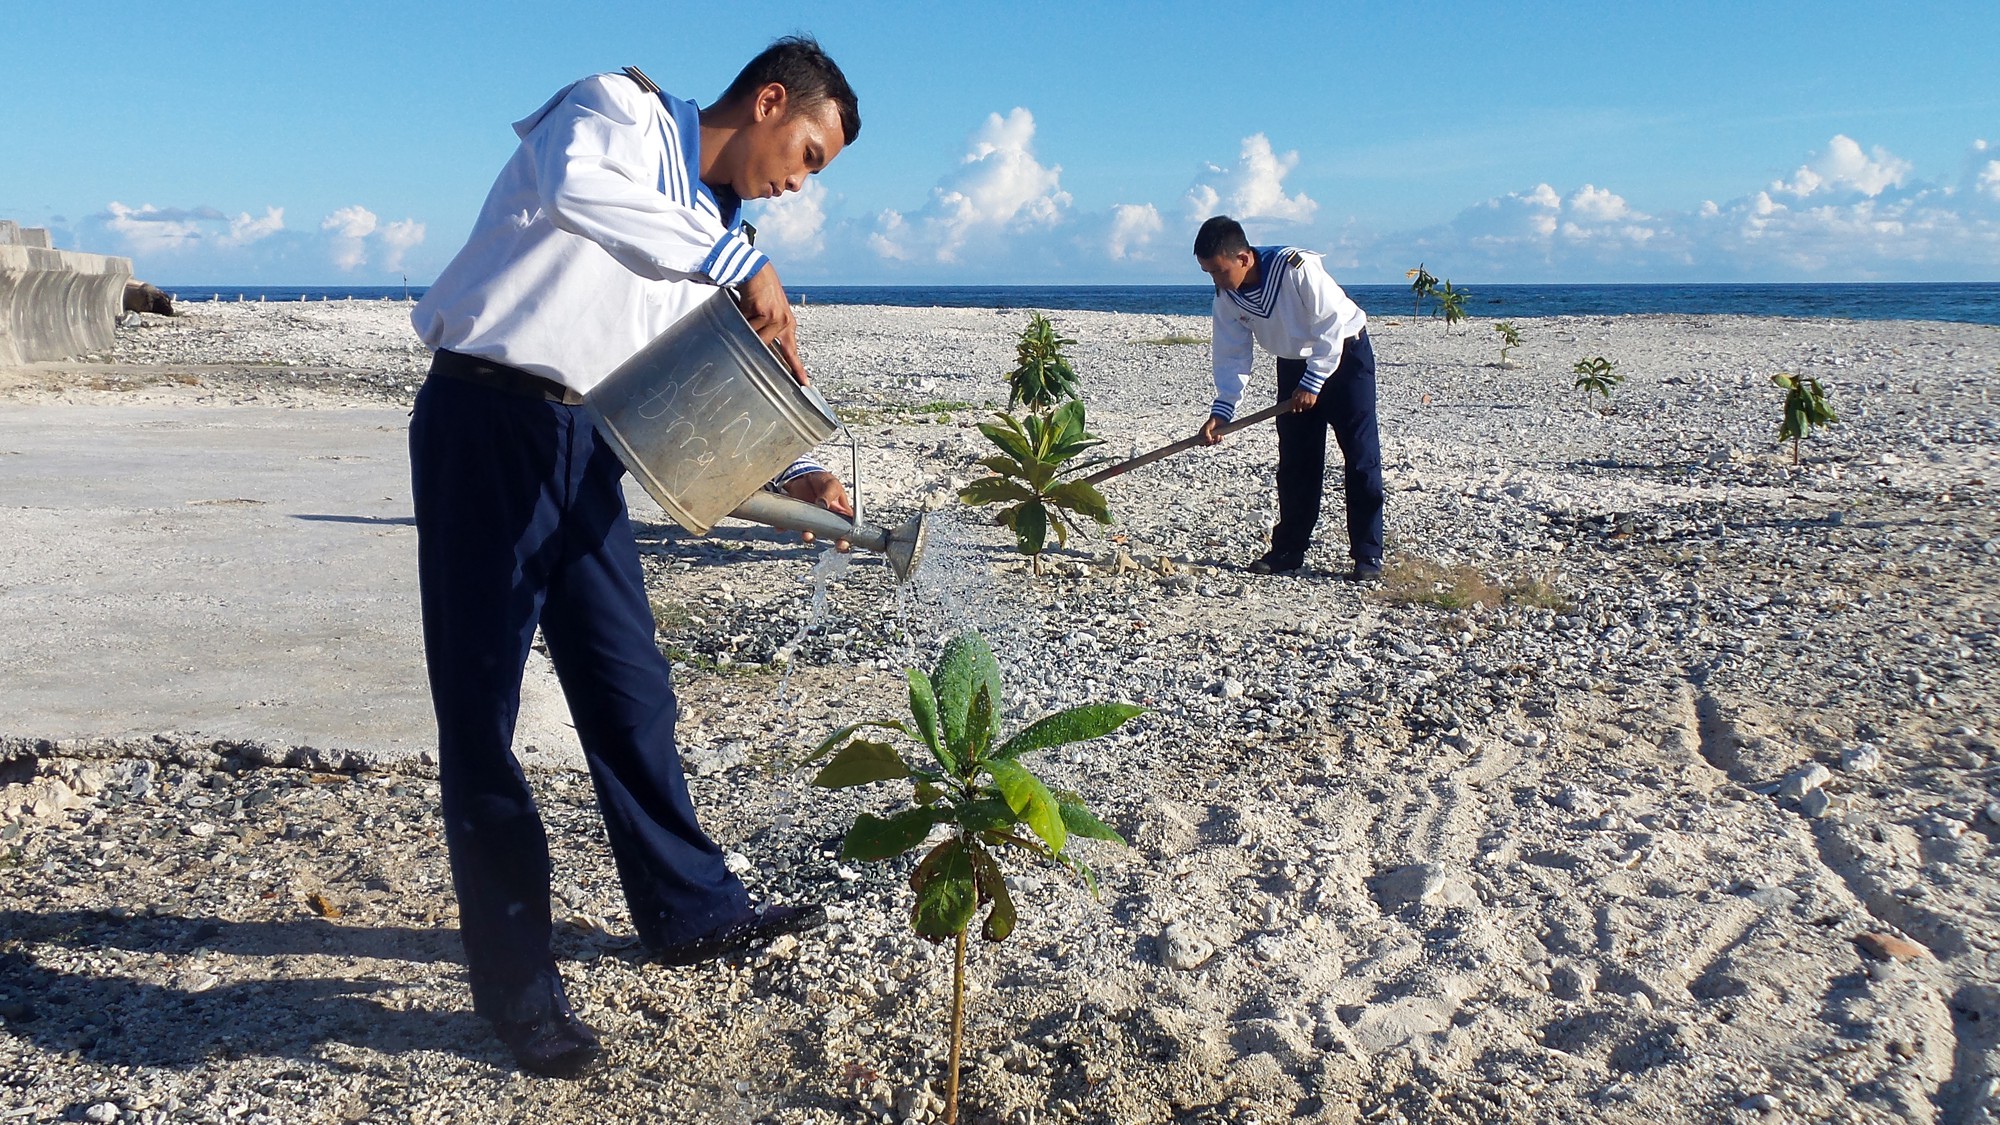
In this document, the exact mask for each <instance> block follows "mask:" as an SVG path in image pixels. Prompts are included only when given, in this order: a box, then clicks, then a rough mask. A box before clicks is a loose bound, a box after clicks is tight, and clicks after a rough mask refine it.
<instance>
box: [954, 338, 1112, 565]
mask: <svg viewBox="0 0 2000 1125" xmlns="http://www.w3.org/2000/svg"><path fill="white" fill-rule="evenodd" d="M1074 343H1076V341H1075V340H1072V339H1069V338H1068V337H1066V336H1059V335H1057V334H1056V330H1055V326H1054V325H1053V324H1051V323H1050V322H1049V318H1048V317H1046V316H1043V315H1042V314H1041V313H1036V314H1035V315H1034V319H1032V320H1030V321H1029V322H1028V326H1027V327H1026V328H1023V329H1022V330H1021V334H1020V336H1019V338H1018V339H1017V340H1016V342H1015V347H1014V358H1015V367H1014V370H1012V371H1010V372H1008V373H1007V386H1008V396H1007V405H1008V407H1009V408H1010V410H1011V408H1012V407H1015V406H1025V407H1026V408H1027V411H1028V413H1027V417H1025V418H1017V417H1015V416H1014V415H1013V414H1012V413H1011V412H1001V413H997V414H995V415H994V417H995V418H997V419H998V421H997V422H982V423H980V425H979V432H980V433H982V434H984V435H986V440H988V441H990V442H992V443H993V444H994V445H996V446H998V447H999V448H1000V454H999V455H998V456H994V457H986V458H982V459H981V460H980V462H979V463H980V464H982V465H984V466H986V467H987V468H988V469H991V470H992V471H993V475H992V476H987V477H981V478H979V479H978V480H976V481H973V482H972V483H971V484H969V485H967V486H966V487H964V488H962V489H960V490H959V493H958V498H959V500H961V501H963V502H964V503H967V504H973V505H978V506H984V505H987V504H1006V505H1007V507H1006V508H1003V509H1002V510H1001V511H1000V514H999V515H998V516H997V517H996V520H997V522H999V523H1000V524H1001V525H1003V526H1005V527H1007V528H1010V529H1012V530H1013V532H1014V547H1015V549H1016V550H1018V551H1020V552H1021V553H1022V554H1024V555H1026V556H1028V564H1029V566H1030V568H1031V569H1032V570H1033V571H1034V573H1036V574H1040V573H1041V572H1042V551H1043V550H1044V549H1045V548H1046V547H1047V546H1048V539H1049V532H1050V531H1051V530H1054V532H1055V536H1056V545H1057V546H1061V547H1066V546H1068V545H1069V537H1070V533H1071V532H1073V531H1076V530H1078V529H1079V525H1078V524H1077V522H1076V519H1075V517H1076V516H1084V517H1087V518H1089V519H1091V520H1095V521H1096V522H1097V523H1100V524H1108V523H1110V522H1111V511H1110V507H1109V506H1108V505H1107V504H1106V503H1105V500H1104V494H1103V493H1101V492H1099V491H1097V489H1096V487H1095V486H1093V485H1090V484H1086V483H1084V482H1083V481H1080V480H1074V479H1071V478H1074V477H1075V476H1076V475H1077V474H1079V473H1081V472H1083V471H1084V470H1085V469H1088V468H1091V467H1093V466H1095V465H1099V464H1102V463H1103V462H1104V461H1105V460H1106V458H1101V457H1099V458H1092V459H1091V460H1088V461H1081V462H1079V461H1077V457H1079V456H1080V455H1081V454H1082V453H1083V452H1084V451H1085V450H1088V449H1092V448H1094V447H1096V446H1099V445H1102V444H1104V443H1103V442H1101V441H1099V440H1098V439H1097V438H1095V437H1093V436H1091V435H1090V434H1089V433H1088V432H1086V431H1085V430H1084V406H1083V398H1082V396H1081V395H1080V394H1079V393H1078V385H1079V384H1078V380H1077V376H1076V370H1075V369H1074V368H1073V367H1071V366H1070V362H1069V358H1068V357H1067V356H1065V355H1064V354H1063V348H1064V347H1066V346H1068V345H1070V344H1074ZM1064 399H1068V400H1069V401H1068V402H1064V401H1063V400H1064ZM1057 403H1062V405H1061V406H1057V405H1056V404H1057Z"/></svg>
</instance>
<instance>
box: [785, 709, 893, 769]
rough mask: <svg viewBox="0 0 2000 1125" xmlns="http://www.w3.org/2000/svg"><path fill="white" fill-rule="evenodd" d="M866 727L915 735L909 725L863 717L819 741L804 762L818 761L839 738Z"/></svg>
mask: <svg viewBox="0 0 2000 1125" xmlns="http://www.w3.org/2000/svg"><path fill="white" fill-rule="evenodd" d="M868 727H874V728H876V729H879V730H899V731H902V732H903V733H904V734H907V735H909V736H910V737H911V738H915V737H917V736H916V735H915V734H912V733H911V732H910V728H909V727H906V726H904V725H903V724H902V723H898V722H894V721H891V720H885V719H863V720H861V721H860V722H858V723H849V724H847V725H846V726H844V727H841V728H840V729H839V730H837V731H834V732H833V733H832V734H829V735H827V736H826V741H824V742H821V743H820V744H819V747H818V748H817V749H815V750H814V751H813V752H812V753H810V754H808V755H806V762H807V763H812V762H817V761H819V760H820V759H821V758H824V757H826V755H827V752H828V751H830V750H832V749H833V746H834V743H836V742H839V741H840V740H841V739H843V738H846V737H848V736H849V735H852V734H853V733H854V732H855V731H858V730H862V729H864V728H868Z"/></svg>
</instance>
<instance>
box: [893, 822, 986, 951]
mask: <svg viewBox="0 0 2000 1125" xmlns="http://www.w3.org/2000/svg"><path fill="white" fill-rule="evenodd" d="M910 886H911V887H913V888H914V889H915V890H916V892H917V899H916V902H915V903H914V904H913V905H912V906H911V907H910V928H911V929H913V930H915V931H916V932H917V934H918V935H919V936H920V937H926V938H929V939H931V940H932V941H942V940H944V939H945V938H948V937H955V936H957V935H959V934H962V933H964V932H965V927H966V926H968V925H970V924H971V922H972V916H973V914H974V913H976V912H977V911H978V910H979V887H978V884H977V883H976V882H975V881H974V879H973V873H972V860H971V858H970V857H969V856H967V855H966V853H965V841H963V840H961V839H959V838H958V837H956V836H954V837H952V838H951V839H949V840H946V841H945V842H944V843H942V844H939V845H938V846H937V847H936V848H935V849H933V850H932V851H931V853H930V854H929V855H927V856H925V857H924V861H923V862H922V863H920V864H918V865H917V869H916V870H915V871H913V872H911V874H910Z"/></svg>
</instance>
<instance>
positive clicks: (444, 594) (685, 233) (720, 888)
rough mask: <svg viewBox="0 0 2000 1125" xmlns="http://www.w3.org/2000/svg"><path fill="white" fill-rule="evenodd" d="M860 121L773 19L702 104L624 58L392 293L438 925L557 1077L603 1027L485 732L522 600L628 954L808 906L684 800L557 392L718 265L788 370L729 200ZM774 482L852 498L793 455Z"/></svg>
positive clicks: (789, 318)
mask: <svg viewBox="0 0 2000 1125" xmlns="http://www.w3.org/2000/svg"><path fill="white" fill-rule="evenodd" d="M860 127H861V118H860V112H859V109H858V105H857V101H856V98H855V95H854V91H853V89H852V88H851V87H850V86H849V85H848V83H847V79H846V77H845V76H844V75H842V74H841V71H840V68H839V67H838V66H836V65H835V64H834V62H833V60H832V59H830V58H828V57H827V55H826V53H825V52H824V51H822V50H821V49H820V47H819V45H818V44H817V43H815V42H814V41H813V40H811V39H809V38H803V37H789V38H785V39H780V40H778V41H777V42H775V43H773V44H772V45H771V46H770V47H769V48H768V49H766V50H765V51H764V52H762V53H761V54H759V55H758V56H757V57H756V58H754V59H752V60H751V61H750V63H749V65H747V66H745V67H744V68H743V70H742V72H741V73H740V74H738V75H737V76H736V79H735V81H733V82H732V83H731V84H730V86H729V88H728V89H727V90H725V91H724V92H723V94H722V96H721V98H720V99H718V100H717V101H716V102H715V104H713V105H710V106H707V107H700V106H697V105H695V104H694V103H693V102H689V101H683V100H682V99H680V98H676V97H673V96H671V95H668V94H665V93H661V92H660V91H659V88H658V87H656V86H654V85H653V83H652V82H651V81H650V80H649V79H647V77H646V76H645V75H644V74H643V73H640V72H639V71H637V70H636V69H628V70H627V71H626V72H625V73H609V74H599V75H595V76H593V77H590V78H585V79H583V80H582V81H579V82H576V83H574V84H572V85H570V86H568V87H566V88H564V89H563V90H562V91H561V92H559V93H557V94H556V95H555V96H554V97H552V98H550V99H549V100H548V102H547V103H546V104H544V105H543V106H542V107H541V108H540V109H538V110H536V111H535V112H534V113H532V114H530V115H528V116H527V117H526V118H525V119H523V120H521V121H519V122H517V123H515V125H514V132H515V133H516V134H517V135H518V136H519V137H520V145H519V147H518V148H516V149H515V151H514V154H513V156H512V158H511V159H510V160H509V161H508V162H507V164H506V166H505V167H504V168H503V169H502V171H501V172H500V176H499V179H498V180H497V181H495V183H494V185H493V188H492V191H491V192H490V194H488V196H487V198H486V203H485V206H484V208H483V209H482V210H481V212H480V214H479V218H478V220H477V222H476V223H475V224H474V226H473V230H472V234H471V237H470V238H469V239H468V240H467V241H466V244H465V247H464V249H462V250H460V251H459V253H458V256H457V257H456V258H454V259H453V260H452V262H451V264H450V265H449V266H447V267H446V268H445V270H444V272H443V273H442V274H441V275H440V276H439V277H438V279H437V283H436V284H435V285H433V286H432V287H431V289H430V291H429V292H428V293H427V294H426V295H425V297H424V299H423V300H422V301H420V302H418V304H417V306H416V309H415V311H414V312H413V313H412V314H411V320H412V322H413V323H414V324H415V326H416V329H417V333H418V335H420V336H421V337H422V338H423V341H424V343H425V344H426V345H427V346H428V347H430V348H431V349H432V350H433V351H434V352H435V353H436V356H435V359H434V360H433V362H432V365H431V371H430V378H429V379H427V380H426V381H425V382H424V385H423V387H422V389H421V390H420V391H419V392H418V395H417V404H416V411H415V413H414V414H413V416H412V418H411V421H410V465H411V477H412V483H413V486H414V493H415V501H416V520H417V569H418V583H419V588H420V591H421V594H422V601H423V626H424V655H425V661H426V663H427V665H428V667H429V671H430V684H431V696H432V701H433V704H434V705H435V708H436V711H437V721H438V754H439V770H440V788H441V790H442V796H443V815H444V820H445V838H446V841H447V843H448V845H449V848H450V853H451V870H452V882H453V886H454V889H455V890H456V892H457V896H458V904H459V927H460V933H461V935H462V937H463V939H464V943H465V956H466V964H467V967H468V969H469V970H470V977H471V982H472V996H473V1005H474V1008H475V1010H477V1011H478V1012H479V1014H480V1015H482V1016H484V1017H486V1019H488V1020H489V1021H491V1022H492V1024H493V1027H494V1029H495V1031H496V1032H497V1034H498V1035H499V1037H500V1039H501V1040H502V1041H503V1042H504V1043H505V1044H506V1045H507V1047H508V1048H509V1049H510V1050H511V1051H512V1052H513V1054H514V1057H515V1058H516V1059H517V1060H518V1061H519V1062H520V1064H521V1066H522V1067H523V1068H524V1069H526V1070H529V1071H532V1072H534V1073H537V1074H543V1075H551V1076H559V1077H574V1076H576V1075H579V1074H582V1073H584V1072H586V1071H588V1070H590V1069H592V1068H593V1067H594V1066H595V1065H597V1063H598V1062H599V1060H600V1059H601V1057H602V1053H603V1052H602V1048H601V1047H600V1045H599V1042H598V1039H597V1037H596V1035H595V1034H594V1033H592V1031H591V1030H590V1029H589V1028H588V1027H586V1026H585V1025H584V1024H583V1023H582V1021H581V1020H579V1019H578V1018H577V1017H576V1015H575V1014H574V1013H573V1012H572V1011H571V1009H570V1005H569V1003H568V1000H567V999H566V998H565V996H564V994H563V985H562V979H561V977H560V976H559V975H558V974H557V972H556V965H555V960H554V957H553V956H552V954H551V950H550V936H551V934H550V918H549V876H550V872H549V850H548V841H547V837H546V836H545V835H544V832H543V828H542V822H541V818H540V815H539V813H538V812H537V811H536V808H535V802H534V797H533V794H532V793H531V792H530V790H529V787H528V783H527V781H526V779H525V777H524V776H523V774H522V772H521V767H520V764H519V763H518V762H517V761H516V760H515V758H514V755H513V752H512V749H511V744H512V741H513V734H514V721H515V717H516V714H517V712H518V711H519V707H520V693H521V674H522V669H523V666H524V664H525V662H526V659H527V655H528V646H529V644H530V642H531V641H532V639H533V637H534V634H535V630H536V627H537V626H538V625H539V626H540V628H541V631H542V634H543V636H544V638H545V639H546V640H547V642H548V650H549V656H550V658H551V659H552V660H553V662H554V664H555V668H556V672H557V674H558V676H559V677H560V678H561V680H562V687H563V693H564V695H565V696H566V697H567V699H568V702H569V710H570V714H571V715H572V716H573V717H574V718H575V720H576V732H577V736H578V739H579V740H580V741H581V743H582V745H583V751H584V756H585V758H586V759H587V760H588V762H589V766H590V775H591V779H592V781H593V782H594V783H595V787H596V792H597V800H598V805H599V807H600V809H601V810H602V813H603V817H604V826H605V830H606V833H607V835H608V836H609V837H610V842H611V849H612V853H613V856H614V858H615V859H616V861H617V866H618V874H619V879H620V881H621V882H622V884H623V887H624V892H625V900H626V903H627V905H628V906H629V907H630V909H631V913H632V923H633V927H634V928H635V929H636V931H637V933H638V938H639V941H640V942H641V943H642V944H643V945H644V947H645V949H646V950H647V952H648V954H649V955H650V956H651V957H652V958H654V959H656V960H658V961H660V962H663V963H666V964H676V965H680V964H693V963H696V962H699V961H704V960H708V959H710V958H714V957H717V956H722V955H726V954H730V953H734V952H737V951H740V950H743V949H747V948H749V947H751V946H753V945H754V944H756V943H758V942H761V941H764V940H767V939H769V938H772V937H775V936H777V935H779V934H783V933H788V932H794V931H798V930H803V929H808V928H811V927H814V926H817V925H819V924H821V923H822V922H823V921H824V917H825V915H824V912H823V911H822V910H821V909H820V908H819V907H817V906H806V907H784V906H766V907H764V908H762V909H761V910H760V909H756V908H753V907H752V905H751V903H750V901H749V895H748V893H747V891H746V890H745V888H744V886H743V884H742V882H741V881H739V880H738V879H737V878H736V876H735V875H733V874H731V873H730V872H729V870H728V869H727V868H725V867H724V865H723V854H722V851H721V849H720V848H718V847H717V846H716V844H715V843H714V842H713V841H711V840H710V839H709V838H708V836H707V835H706V834H705V833H704V832H703V830H702V828H701V825H700V824H699V822H698V821H697V819H696V815H695V810H694V808H693V806H692V804H691V803H690V802H689V798H688V791H687V784H686V780H685V778H684V776H683V774H682V770H681V760H680V755H679V752H678V751H677V749H676V747H675V741H674V722H675V718H676V715H677V706H676V703H675V699H674V692H673V686H672V684H671V682H670V678H669V674H670V669H669V665H668V662H667V660H666V659H665V658H664V657H663V656H661V654H660V652H659V649H658V648H657V647H656V645H655V640H654V622H653V615H652V610H651V606H650V604H649V602H648V600H647V597H646V589H645V584H644V581H643V578H642V576H641V573H640V569H639V555H638V550H637V547H636V546H635V544H634V542H633V537H632V527H631V524H630V522H629V520H628V518H627V515H626V511H625V499H624V492H623V489H622V487H621V484H620V478H621V477H622V475H623V474H624V471H625V470H624V467H623V465H622V464H621V463H620V462H619V460H618V458H617V456H616V455H615V454H614V452H613V451H612V449H611V448H610V447H608V446H607V445H606V444H605V443H604V442H602V441H601V440H599V438H598V435H597V434H596V432H595V431H594V430H593V428H592V425H591V422H590V420H589V417H588V416H587V415H586V413H585V412H584V410H583V408H582V407H581V405H580V404H581V403H582V401H583V394H584V392H587V391H589V390H590V389H591V388H592V387H593V386H595V385H596V384H597V383H598V382H599V381H600V380H602V379H603V378H604V377H605V376H606V375H608V374H610V373H611V371H612V370H613V369H615V368H616V367H618V365H619V364H620V363H622V362H623V361H624V360H625V359H627V358H628V357H630V356H631V355H633V354H634V353H635V352H637V351H639V350H640V348H642V347H643V346H644V345H646V344H647V343H648V342H650V341H651V340H652V339H653V338H654V337H656V336H658V335H659V334H660V333H661V332H663V331H665V330H666V329H667V328H668V327H670V326H672V325H673V324H674V323H675V322H676V321H678V320H679V319H680V318H681V317H683V316H685V315H686V314H687V313H689V312H690V311H692V310H693V309H694V308H696V307H697V306H698V305H699V304H700V303H701V302H702V301H704V300H707V299H711V298H716V299H721V298H718V297H717V294H718V291H719V290H718V287H724V286H726V287H730V297H731V299H734V300H735V301H736V302H737V304H738V306H739V307H740V308H741V309H742V311H743V313H744V315H745V317H746V318H747V319H748V320H749V321H750V324H751V326H752V327H753V328H755V329H756V330H757V332H758V334H759V335H760V336H761V337H763V338H764V339H765V340H766V341H767V342H769V343H771V344H772V345H773V346H774V347H775V348H776V349H777V350H778V351H779V353H780V354H781V355H782V356H783V358H784V359H785V360H786V362H787V364H788V365H789V366H790V367H791V369H792V372H793V374H794V375H795V376H796V377H797V378H798V380H799V381H800V382H801V383H803V382H805V381H806V372H805V367H804V365H803V364H802V363H801V362H800V360H799V354H798V346H797V339H796V322H795V321H794V319H793V314H792V310H791V305H790V303H789V302H788V300H787V299H786V296H785V291H784V288H783V286H782V285H781V284H780V283H779V281H778V272H777V269H776V268H775V267H774V266H773V265H772V264H771V263H770V262H769V261H768V260H767V259H766V258H765V256H764V255H763V254H762V253H760V252H759V251H758V250H757V249H756V248H755V247H754V246H753V245H751V241H750V238H749V237H748V236H747V232H746V231H744V230H743V228H742V224H741V222H740V218H739V214H738V212H739V209H740V207H741V206H742V203H743V201H744V200H746V199H769V198H775V197H776V196H778V195H780V194H782V193H784V192H788V191H798V190H799V189H800V188H801V187H803V186H804V184H805V182H806V177H807V176H809V175H812V174H813V173H816V172H819V171H820V170H822V169H824V168H825V167H826V166H827V165H828V164H830V163H832V161H833V159H834V158H835V157H836V156H838V155H840V152H841V150H842V149H843V148H845V147H846V146H847V145H849V144H852V143H853V142H854V138H855V135H856V134H857V133H858V132H859V131H860ZM778 483H779V484H780V485H781V486H782V487H783V488H784V490H785V491H786V492H788V493H790V494H791V495H793V496H796V497H799V498H801V499H806V500H816V501H819V502H820V503H823V504H825V505H826V506H828V507H830V508H832V509H834V510H836V511H839V512H841V513H843V514H847V515H851V514H852V510H851V508H850V507H849V505H848V502H847V497H846V493H845V491H844V490H843V489H842V487H841V485H840V482H839V481H838V480H837V479H835V478H834V477H833V475H832V474H830V473H827V472H825V471H824V470H821V469H819V468H818V467H817V466H815V465H811V464H809V463H805V464H798V465H794V466H793V468H792V469H789V470H787V471H786V473H785V474H784V475H783V476H781V477H780V478H779V481H778Z"/></svg>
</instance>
